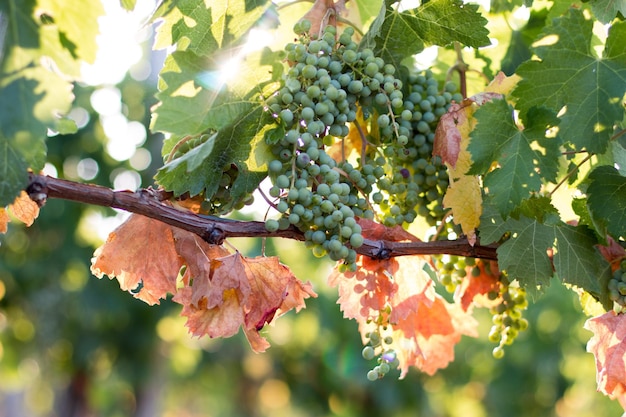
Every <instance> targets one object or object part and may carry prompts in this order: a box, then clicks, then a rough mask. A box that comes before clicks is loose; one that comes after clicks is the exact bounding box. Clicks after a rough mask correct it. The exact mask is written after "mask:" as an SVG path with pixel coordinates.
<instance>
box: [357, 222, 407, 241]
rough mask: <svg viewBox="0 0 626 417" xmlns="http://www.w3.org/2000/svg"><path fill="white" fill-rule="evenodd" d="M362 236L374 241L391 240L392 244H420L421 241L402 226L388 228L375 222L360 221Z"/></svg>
mask: <svg viewBox="0 0 626 417" xmlns="http://www.w3.org/2000/svg"><path fill="white" fill-rule="evenodd" d="M358 223H359V226H361V229H362V231H361V234H362V235H363V237H365V238H367V239H372V240H389V241H391V242H402V241H410V242H419V239H418V238H417V237H415V236H414V235H412V234H411V233H409V232H407V231H406V230H404V229H403V228H402V226H394V227H387V226H384V225H382V224H380V223H376V222H375V221H373V220H368V219H361V218H360V219H359V220H358Z"/></svg>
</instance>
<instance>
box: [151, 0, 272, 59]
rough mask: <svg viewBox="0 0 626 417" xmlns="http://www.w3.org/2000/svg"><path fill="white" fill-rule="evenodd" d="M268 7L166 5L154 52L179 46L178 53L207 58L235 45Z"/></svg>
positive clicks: (184, 0) (260, 2)
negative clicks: (182, 51)
mask: <svg viewBox="0 0 626 417" xmlns="http://www.w3.org/2000/svg"><path fill="white" fill-rule="evenodd" d="M269 6H270V3H269V2H268V1H267V0H233V1H209V0H181V1H178V2H176V3H167V4H165V5H163V6H162V11H161V12H160V13H159V14H157V16H159V15H161V16H162V17H163V22H162V24H161V26H159V28H158V30H157V39H156V42H155V48H157V49H162V48H166V47H168V46H170V45H174V44H175V43H178V50H181V49H187V50H189V51H192V52H194V53H196V54H197V55H204V56H209V55H211V54H212V53H214V52H216V51H217V50H219V49H224V48H228V47H230V46H231V45H233V44H235V43H238V42H239V40H240V39H241V38H242V37H243V36H244V35H245V34H246V33H247V32H248V31H249V30H250V28H252V27H253V26H254V25H255V24H256V23H257V22H259V20H260V19H261V17H262V16H263V14H264V13H265V11H266V10H267V9H268V7H269ZM165 8H167V10H165Z"/></svg>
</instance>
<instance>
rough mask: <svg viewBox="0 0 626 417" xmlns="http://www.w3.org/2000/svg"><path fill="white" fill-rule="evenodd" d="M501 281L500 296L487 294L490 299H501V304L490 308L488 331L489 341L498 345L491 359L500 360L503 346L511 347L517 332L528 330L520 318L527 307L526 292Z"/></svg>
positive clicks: (526, 324) (525, 323)
mask: <svg viewBox="0 0 626 417" xmlns="http://www.w3.org/2000/svg"><path fill="white" fill-rule="evenodd" d="M505 281H506V279H504V277H503V281H502V284H501V287H500V294H498V293H497V292H495V291H494V292H492V293H489V294H488V296H489V298H490V299H493V300H495V299H497V298H498V297H502V302H501V303H500V304H498V305H497V306H496V307H493V308H491V310H490V312H491V314H492V316H493V317H492V320H493V326H492V327H491V330H490V331H489V341H491V342H493V343H498V346H496V347H495V348H494V349H493V351H492V354H493V357H494V358H496V359H500V358H502V357H503V356H504V346H505V345H511V344H513V342H514V341H515V339H516V338H517V336H518V334H519V332H521V331H524V330H526V329H527V328H528V320H526V319H525V318H523V317H522V312H523V311H524V310H526V308H527V307H528V300H527V299H526V290H524V289H523V288H519V287H514V286H511V285H508V283H506V282H505Z"/></svg>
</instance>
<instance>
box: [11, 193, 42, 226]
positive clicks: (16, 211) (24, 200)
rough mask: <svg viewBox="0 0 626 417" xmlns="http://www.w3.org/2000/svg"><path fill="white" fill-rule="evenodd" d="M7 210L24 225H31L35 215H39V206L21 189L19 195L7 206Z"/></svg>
mask: <svg viewBox="0 0 626 417" xmlns="http://www.w3.org/2000/svg"><path fill="white" fill-rule="evenodd" d="M9 210H11V213H13V215H14V216H15V217H17V218H18V219H19V220H20V221H21V222H22V223H24V224H25V225H26V226H31V225H32V224H33V223H34V222H35V219H36V218H37V216H39V206H38V205H37V203H35V202H34V201H33V200H31V199H30V197H29V196H28V194H26V191H22V192H21V193H20V195H19V196H17V197H16V198H15V201H13V204H11V205H10V206H9Z"/></svg>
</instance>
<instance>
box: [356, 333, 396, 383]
mask: <svg viewBox="0 0 626 417" xmlns="http://www.w3.org/2000/svg"><path fill="white" fill-rule="evenodd" d="M366 337H367V338H368V339H369V341H368V344H367V345H366V346H365V347H364V348H363V351H362V352H361V355H362V356H363V359H365V360H367V361H371V360H372V359H374V358H375V357H376V356H378V359H377V362H378V365H376V366H374V368H372V369H370V370H369V371H368V372H367V379H368V380H369V381H376V380H377V379H381V378H383V377H384V376H385V375H387V374H388V373H389V371H390V370H391V369H396V368H397V367H398V364H399V363H398V358H397V355H396V352H395V351H394V350H393V349H390V348H389V345H391V344H392V343H393V337H392V336H385V337H382V336H381V334H380V331H379V330H376V331H373V332H370V333H368V334H367V335H366Z"/></svg>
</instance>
